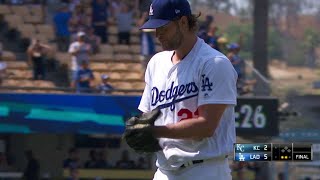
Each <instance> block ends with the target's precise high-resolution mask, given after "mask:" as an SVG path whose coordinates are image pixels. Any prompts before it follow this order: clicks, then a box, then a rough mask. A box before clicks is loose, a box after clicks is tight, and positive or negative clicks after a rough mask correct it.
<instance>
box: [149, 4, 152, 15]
mask: <svg viewBox="0 0 320 180" xmlns="http://www.w3.org/2000/svg"><path fill="white" fill-rule="evenodd" d="M149 16H153V8H152V4H151V5H150V10H149Z"/></svg>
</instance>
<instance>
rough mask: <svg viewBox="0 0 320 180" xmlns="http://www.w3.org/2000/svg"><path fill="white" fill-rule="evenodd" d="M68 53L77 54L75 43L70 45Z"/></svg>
mask: <svg viewBox="0 0 320 180" xmlns="http://www.w3.org/2000/svg"><path fill="white" fill-rule="evenodd" d="M68 52H69V53H74V52H76V47H75V44H74V43H72V44H70V46H69V49H68Z"/></svg>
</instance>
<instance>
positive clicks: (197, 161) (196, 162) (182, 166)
mask: <svg viewBox="0 0 320 180" xmlns="http://www.w3.org/2000/svg"><path fill="white" fill-rule="evenodd" d="M191 162H192V164H199V163H203V162H204V160H194V161H191ZM192 164H191V165H192ZM185 167H186V166H185V165H184V164H182V165H181V166H180V168H185Z"/></svg>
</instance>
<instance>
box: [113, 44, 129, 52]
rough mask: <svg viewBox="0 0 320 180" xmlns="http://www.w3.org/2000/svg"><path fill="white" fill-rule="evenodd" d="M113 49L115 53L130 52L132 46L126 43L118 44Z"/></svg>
mask: <svg viewBox="0 0 320 180" xmlns="http://www.w3.org/2000/svg"><path fill="white" fill-rule="evenodd" d="M113 50H114V53H115V54H125V53H130V47H129V46H128V45H124V44H117V45H114V46H113Z"/></svg>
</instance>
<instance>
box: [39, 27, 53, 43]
mask: <svg viewBox="0 0 320 180" xmlns="http://www.w3.org/2000/svg"><path fill="white" fill-rule="evenodd" d="M36 30H37V32H39V33H40V34H43V35H45V36H46V37H47V38H48V39H49V40H54V39H55V32H54V28H53V26H52V25H48V24H38V25H36Z"/></svg>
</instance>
